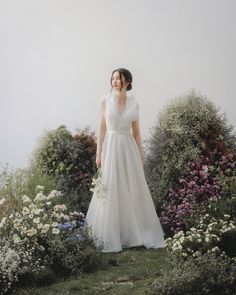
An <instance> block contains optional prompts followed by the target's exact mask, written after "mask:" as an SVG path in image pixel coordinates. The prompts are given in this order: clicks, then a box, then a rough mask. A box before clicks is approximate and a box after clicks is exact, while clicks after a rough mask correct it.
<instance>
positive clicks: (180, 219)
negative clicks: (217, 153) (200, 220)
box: [160, 153, 235, 233]
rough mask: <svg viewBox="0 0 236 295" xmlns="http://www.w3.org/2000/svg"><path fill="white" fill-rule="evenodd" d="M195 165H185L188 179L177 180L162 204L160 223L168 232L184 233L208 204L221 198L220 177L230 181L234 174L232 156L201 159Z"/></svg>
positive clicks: (202, 157) (233, 159) (191, 163)
mask: <svg viewBox="0 0 236 295" xmlns="http://www.w3.org/2000/svg"><path fill="white" fill-rule="evenodd" d="M200 159H201V160H200V161H199V162H188V166H189V175H188V177H186V178H179V186H178V188H177V189H171V188H170V189H169V195H168V197H167V198H166V200H165V201H164V202H163V204H162V208H163V211H162V212H161V218H160V220H161V222H162V223H163V225H167V227H169V228H170V231H171V232H174V233H176V232H178V231H179V230H184V231H186V230H187V229H188V228H189V227H191V226H192V224H193V223H195V222H196V220H197V217H198V215H199V214H203V213H204V212H206V210H207V209H206V208H207V207H208V205H209V202H210V201H212V200H213V201H218V200H219V199H221V198H222V195H223V190H222V185H221V178H222V177H224V176H225V177H230V176H231V174H233V171H234V170H235V156H234V155H233V154H232V153H228V154H227V155H223V156H221V157H220V158H219V159H218V162H216V161H215V159H214V158H211V159H209V158H208V157H206V156H201V157H200Z"/></svg>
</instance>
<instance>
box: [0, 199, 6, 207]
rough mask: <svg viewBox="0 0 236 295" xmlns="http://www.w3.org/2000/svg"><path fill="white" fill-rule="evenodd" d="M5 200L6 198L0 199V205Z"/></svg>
mask: <svg viewBox="0 0 236 295" xmlns="http://www.w3.org/2000/svg"><path fill="white" fill-rule="evenodd" d="M5 201H6V198H3V199H1V200H0V206H1V205H3V204H4V203H5Z"/></svg>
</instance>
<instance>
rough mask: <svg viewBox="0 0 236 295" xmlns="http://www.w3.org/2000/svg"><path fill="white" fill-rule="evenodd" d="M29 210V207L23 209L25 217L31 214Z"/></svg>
mask: <svg viewBox="0 0 236 295" xmlns="http://www.w3.org/2000/svg"><path fill="white" fill-rule="evenodd" d="M29 212H30V211H29V208H28V207H23V209H22V214H23V215H27V214H29Z"/></svg>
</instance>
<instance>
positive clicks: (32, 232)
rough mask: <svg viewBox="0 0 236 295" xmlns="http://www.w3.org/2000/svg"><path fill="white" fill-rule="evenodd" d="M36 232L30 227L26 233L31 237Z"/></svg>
mask: <svg viewBox="0 0 236 295" xmlns="http://www.w3.org/2000/svg"><path fill="white" fill-rule="evenodd" d="M36 234H37V230H36V229H35V228H32V229H30V230H28V232H27V235H28V236H29V237H32V236H34V235H36Z"/></svg>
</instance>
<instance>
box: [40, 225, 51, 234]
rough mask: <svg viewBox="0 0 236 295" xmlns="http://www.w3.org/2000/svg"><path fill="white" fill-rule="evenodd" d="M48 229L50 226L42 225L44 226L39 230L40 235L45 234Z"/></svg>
mask: <svg viewBox="0 0 236 295" xmlns="http://www.w3.org/2000/svg"><path fill="white" fill-rule="evenodd" d="M50 227H51V226H50V224H47V223H46V224H44V225H43V228H42V230H41V233H42V234H45V233H47V232H48V231H49V229H50Z"/></svg>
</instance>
